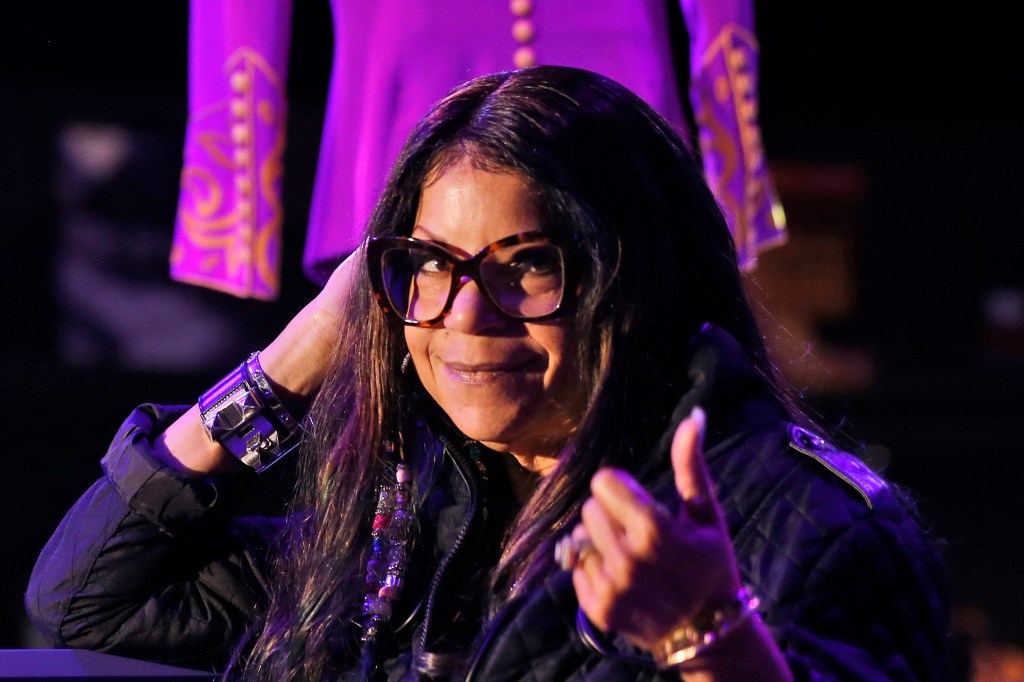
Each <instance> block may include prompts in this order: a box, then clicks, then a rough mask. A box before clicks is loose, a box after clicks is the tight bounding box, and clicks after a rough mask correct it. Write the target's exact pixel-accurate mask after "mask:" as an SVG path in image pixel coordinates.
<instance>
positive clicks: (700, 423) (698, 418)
mask: <svg viewBox="0 0 1024 682" xmlns="http://www.w3.org/2000/svg"><path fill="white" fill-rule="evenodd" d="M690 419H692V420H693V424H694V427H696V430H697V438H698V439H703V438H704V427H705V425H706V424H707V421H708V416H707V414H705V413H704V409H703V408H702V407H701V406H700V405H696V406H694V408H693V409H692V410H690Z"/></svg>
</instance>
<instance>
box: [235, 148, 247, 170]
mask: <svg viewBox="0 0 1024 682" xmlns="http://www.w3.org/2000/svg"><path fill="white" fill-rule="evenodd" d="M248 163H249V150H248V149H246V148H245V147H235V165H236V166H244V165H246V164H248Z"/></svg>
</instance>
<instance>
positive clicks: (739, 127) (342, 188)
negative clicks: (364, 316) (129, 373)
mask: <svg viewBox="0 0 1024 682" xmlns="http://www.w3.org/2000/svg"><path fill="white" fill-rule="evenodd" d="M681 7H682V11H683V17H684V20H685V22H686V26H687V29H688V31H689V33H690V36H691V41H690V63H691V73H690V74H689V84H690V85H689V90H690V92H689V95H690V103H691V105H692V107H693V112H694V117H695V120H696V122H697V127H698V130H697V133H698V135H697V137H698V140H699V142H700V148H701V152H702V155H703V159H704V166H705V173H706V175H707V178H708V181H709V184H710V185H711V187H712V189H713V190H714V192H715V195H716V196H717V197H718V200H719V203H720V204H721V206H722V208H723V210H724V212H725V215H726V218H727V220H728V221H729V226H730V228H731V229H732V232H733V236H734V238H735V240H736V245H737V249H738V252H739V256H740V263H741V265H743V266H744V267H749V266H750V265H751V264H752V263H753V262H754V259H755V257H756V255H757V253H758V251H760V250H762V249H763V248H765V247H766V246H768V245H771V244H775V243H779V242H781V241H783V240H784V239H785V236H786V232H785V224H784V218H783V217H782V212H781V208H780V206H779V204H778V202H777V200H776V199H775V196H774V191H773V189H772V186H771V183H770V180H769V177H768V173H767V168H766V166H765V159H764V153H763V150H762V145H761V139H760V129H759V126H758V123H757V44H756V41H755V38H754V36H753V33H752V30H753V9H752V3H751V2H750V1H749V0H681ZM667 11H668V10H667V7H666V3H665V2H664V0H586V1H583V0H557V1H556V0H510V1H509V0H486V1H480V2H471V3H470V2H466V1H465V0H433V2H430V3H422V2H418V1H416V0H392V1H391V2H381V3H376V2H354V1H351V0H332V12H333V18H334V35H335V48H334V61H333V65H332V72H331V74H332V75H331V83H330V92H329V96H328V103H327V113H326V121H325V125H324V130H323V137H322V140H321V146H320V159H319V162H318V166H317V175H316V185H315V188H314V194H313V202H312V206H311V208H310V214H309V230H308V234H307V239H306V249H305V254H304V259H303V264H304V269H305V272H306V274H307V275H308V276H309V277H310V279H312V280H314V281H316V282H319V283H322V282H324V281H326V277H327V276H328V275H329V274H330V272H331V270H332V269H333V267H334V266H335V265H336V264H337V263H338V262H339V261H340V259H341V258H342V257H344V256H345V255H346V254H348V253H349V252H351V251H352V250H353V249H354V248H355V247H356V246H358V244H359V242H360V240H361V235H362V231H363V227H364V225H365V223H366V221H367V219H368V217H369V215H370V212H371V211H372V209H373V205H374V203H375V201H376V199H377V196H378V194H379V192H380V190H381V189H382V188H383V184H384V181H385V179H386V175H387V171H388V169H389V168H390V166H391V165H392V163H393V162H394V160H395V158H396V156H397V154H398V151H399V149H400V147H401V145H402V143H403V142H404V140H405V136H406V135H407V134H408V132H409V131H410V130H411V128H412V126H413V124H414V123H415V122H416V121H417V120H418V119H419V118H420V117H421V116H422V115H423V114H424V113H426V111H427V110H428V109H429V107H430V105H432V104H433V103H434V102H435V101H436V100H438V99H440V98H441V97H443V96H444V95H445V94H446V93H447V92H448V91H449V90H451V89H452V88H453V87H455V86H456V85H458V84H460V83H462V82H464V81H466V80H469V79H471V78H474V77H476V76H479V75H482V74H485V73H491V72H496V71H503V70H508V69H513V68H520V67H526V66H530V65H532V64H541V63H543V64H562V65H571V66H578V67H582V68H586V69H589V70H592V71H596V72H598V73H601V74H604V75H606V76H609V77H610V78H613V79H615V80H617V81H619V82H621V83H622V84H623V85H625V86H627V87H629V88H630V89H632V90H633V91H634V92H636V93H637V94H638V95H640V96H641V97H643V98H644V99H645V100H647V101H648V102H649V103H650V104H651V105H652V106H654V108H655V109H657V110H658V111H659V112H660V113H661V114H662V115H664V116H665V117H666V118H667V119H668V120H669V121H670V122H671V123H672V124H673V125H675V126H676V127H677V129H679V131H680V132H683V131H684V130H685V123H684V121H685V119H684V114H683V106H684V104H683V101H682V99H681V96H680V92H679V86H678V83H679V82H680V79H679V78H677V75H676V73H675V70H674V66H673V57H672V45H671V44H670V37H669V30H668V24H669V22H668V17H667V14H666V13H667ZM290 14H291V0H193V2H192V6H191V16H190V29H189V30H190V36H189V49H190V63H189V83H190V86H189V111H190V116H189V122H188V130H187V134H186V147H185V167H184V169H183V172H182V185H181V194H180V199H179V206H178V217H177V222H176V225H175V243H174V250H173V253H172V257H171V274H172V277H173V278H174V279H177V280H180V281H187V282H192V283H195V284H200V285H203V286H208V287H211V288H215V289H219V290H222V291H226V292H229V293H232V294H234V295H236V296H242V297H253V298H262V299H272V298H274V297H276V295H277V290H278V270H279V262H280V248H281V247H280V244H281V237H280V231H281V221H282V214H281V177H282V173H283V168H282V165H281V158H282V154H283V150H284V144H285V132H284V131H285V108H286V101H285V76H286V73H287V52H288V45H289V41H290V39H291V35H290V34H291V29H290ZM683 82H686V81H685V79H684V80H683Z"/></svg>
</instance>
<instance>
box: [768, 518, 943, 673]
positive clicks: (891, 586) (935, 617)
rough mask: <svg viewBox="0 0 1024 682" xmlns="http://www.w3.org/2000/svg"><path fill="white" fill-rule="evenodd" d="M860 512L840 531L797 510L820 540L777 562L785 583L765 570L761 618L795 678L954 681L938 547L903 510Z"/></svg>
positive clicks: (825, 520) (803, 546) (807, 527)
mask: <svg viewBox="0 0 1024 682" xmlns="http://www.w3.org/2000/svg"><path fill="white" fill-rule="evenodd" d="M894 506H898V505H894ZM861 511H862V512H863V513H859V514H854V518H852V519H851V520H850V521H849V522H848V523H847V524H845V525H842V526H839V527H838V530H837V531H836V532H834V534H833V533H831V532H830V531H829V530H828V529H829V527H830V524H829V523H828V521H829V520H830V519H828V518H823V517H822V516H817V517H815V515H814V514H800V516H801V521H800V523H801V525H802V526H803V529H804V531H805V532H806V533H808V534H816V535H817V536H818V537H817V540H816V541H810V542H808V541H806V538H805V542H804V544H803V545H802V546H798V545H793V547H799V549H796V550H792V551H789V553H790V555H791V556H788V557H786V558H785V560H782V561H779V562H777V563H776V567H775V570H776V572H777V573H787V572H788V573H790V574H791V575H790V576H789V579H788V580H787V579H783V578H781V577H780V575H775V576H769V577H768V583H769V584H772V585H773V587H772V588H769V590H768V591H769V592H774V595H773V598H774V599H775V600H776V601H775V603H774V604H772V603H769V604H767V605H766V606H767V609H766V613H765V619H766V622H767V623H768V625H769V627H771V628H772V631H773V635H774V636H775V638H776V641H777V642H778V643H779V645H780V646H781V648H782V650H783V653H784V655H785V656H786V659H787V661H788V662H789V665H790V667H791V669H792V671H793V675H794V678H795V679H796V680H865V681H866V680H894V681H895V680H899V681H907V682H909V681H922V682H923V681H927V682H932V681H936V680H948V679H950V674H951V673H950V668H949V663H948V659H947V656H946V654H945V651H946V650H947V649H948V642H947V639H946V638H947V632H948V629H947V628H948V613H947V609H948V605H947V586H946V573H945V568H944V565H943V563H942V561H941V559H940V556H939V554H938V553H937V552H936V551H935V549H934V548H933V547H931V546H930V544H929V541H928V540H927V539H926V538H925V537H924V535H923V533H922V532H921V531H920V530H919V528H918V526H917V524H916V523H914V521H913V520H912V519H911V518H910V517H909V515H908V514H906V513H905V512H901V511H899V510H892V509H890V510H889V511H884V510H883V511H880V510H879V509H878V508H877V506H876V508H875V509H874V510H866V511H865V510H861ZM833 528H835V527H833ZM823 531H824V532H823ZM776 549H785V548H781V547H776ZM801 554H803V556H800V555H801ZM783 567H785V568H783ZM787 583H788V584H787Z"/></svg>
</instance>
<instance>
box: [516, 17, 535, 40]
mask: <svg viewBox="0 0 1024 682" xmlns="http://www.w3.org/2000/svg"><path fill="white" fill-rule="evenodd" d="M533 34H534V29H533V22H532V21H530V20H529V19H517V20H516V21H515V22H514V23H513V24H512V37H513V38H515V39H516V41H518V42H520V43H523V44H526V43H529V42H530V41H532V40H533Z"/></svg>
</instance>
